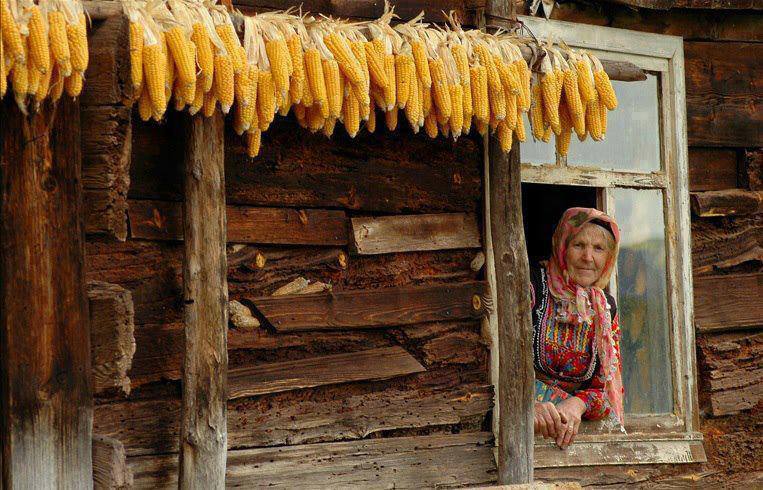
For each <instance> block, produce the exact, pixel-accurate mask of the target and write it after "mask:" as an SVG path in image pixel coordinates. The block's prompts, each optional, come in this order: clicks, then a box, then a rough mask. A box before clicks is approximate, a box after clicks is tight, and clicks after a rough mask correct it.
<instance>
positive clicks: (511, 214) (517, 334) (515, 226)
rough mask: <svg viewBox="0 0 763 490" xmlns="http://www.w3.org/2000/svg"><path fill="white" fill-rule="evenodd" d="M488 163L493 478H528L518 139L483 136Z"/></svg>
mask: <svg viewBox="0 0 763 490" xmlns="http://www.w3.org/2000/svg"><path fill="white" fill-rule="evenodd" d="M512 10H513V4H512V3H511V2H507V1H505V0H504V1H500V0H494V1H488V2H487V5H486V8H485V13H486V15H492V16H495V17H499V18H511V17H512V16H513V15H514V12H513V11H512ZM484 148H485V151H486V152H487V155H488V166H489V176H488V178H489V181H490V189H489V195H488V196H485V199H489V200H490V230H489V231H487V232H488V233H490V234H491V241H492V245H493V254H494V257H495V276H496V291H495V297H496V300H497V301H496V303H497V304H496V305H495V307H496V311H497V316H498V345H497V346H493V349H494V350H495V349H497V350H498V356H499V357H498V364H499V372H500V373H501V376H500V378H499V386H498V407H499V410H500V413H499V418H500V430H499V433H498V483H499V484H502V485H506V484H515V483H532V482H533V454H534V453H533V450H534V449H533V447H534V437H533V383H534V379H535V374H534V372H533V365H532V343H531V339H532V324H531V323H532V322H531V317H530V295H529V292H528V285H529V284H530V265H529V260H528V257H527V246H526V244H525V234H524V227H523V219H522V187H521V185H522V170H521V164H520V158H519V142H518V141H516V138H515V141H514V149H513V150H512V151H511V152H510V153H509V154H508V155H507V154H505V153H504V152H503V151H502V150H501V148H500V146H499V143H498V140H497V139H496V138H488V139H487V140H486V145H485V147H484Z"/></svg>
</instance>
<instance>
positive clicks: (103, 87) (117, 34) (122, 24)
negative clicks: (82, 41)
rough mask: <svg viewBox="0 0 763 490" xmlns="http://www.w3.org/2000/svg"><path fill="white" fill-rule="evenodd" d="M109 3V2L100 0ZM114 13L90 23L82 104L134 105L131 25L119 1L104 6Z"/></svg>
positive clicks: (88, 105) (90, 105) (89, 105)
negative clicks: (88, 60) (131, 72)
mask: <svg viewBox="0 0 763 490" xmlns="http://www.w3.org/2000/svg"><path fill="white" fill-rule="evenodd" d="M99 3H102V4H108V3H109V2H108V1H106V2H99ZM103 8H108V9H109V10H110V11H111V12H112V13H113V14H116V15H110V16H105V17H103V18H102V19H101V20H102V21H101V22H93V23H89V29H88V49H89V51H90V62H89V63H88V67H87V71H86V72H85V80H87V83H85V84H84V87H83V89H82V97H81V103H82V105H83V106H87V107H93V106H103V105H106V106H108V105H111V106H115V105H120V104H123V103H124V104H125V105H128V106H131V105H132V100H133V97H132V95H133V94H132V78H131V77H130V42H129V39H130V37H129V36H130V26H129V22H128V20H127V17H125V16H124V15H122V7H121V5H120V4H118V3H113V2H112V5H104V7H103Z"/></svg>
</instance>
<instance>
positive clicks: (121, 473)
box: [93, 434, 133, 490]
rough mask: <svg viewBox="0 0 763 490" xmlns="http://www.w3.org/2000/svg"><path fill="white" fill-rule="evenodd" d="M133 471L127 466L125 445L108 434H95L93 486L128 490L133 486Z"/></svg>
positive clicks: (109, 489)
mask: <svg viewBox="0 0 763 490" xmlns="http://www.w3.org/2000/svg"><path fill="white" fill-rule="evenodd" d="M132 484H133V479H132V471H130V468H129V467H128V466H127V457H126V456H125V448H124V445H123V444H122V443H121V442H120V441H118V440H116V439H114V438H112V437H108V436H103V435H98V434H94V435H93V488H94V489H95V490H123V489H124V490H126V489H129V488H132Z"/></svg>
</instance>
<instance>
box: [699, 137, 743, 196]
mask: <svg viewBox="0 0 763 490" xmlns="http://www.w3.org/2000/svg"><path fill="white" fill-rule="evenodd" d="M738 165H739V152H738V151H737V150H734V149H729V148H698V147H691V148H689V190H690V191H692V192H697V191H720V190H723V189H733V188H735V187H739V182H738V180H737V167H738Z"/></svg>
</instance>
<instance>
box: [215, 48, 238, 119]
mask: <svg viewBox="0 0 763 490" xmlns="http://www.w3.org/2000/svg"><path fill="white" fill-rule="evenodd" d="M214 63H215V74H214V80H213V86H214V90H213V91H214V92H215V98H216V99H217V100H218V101H219V102H220V108H221V109H222V111H223V114H227V113H228V111H230V108H231V106H233V101H234V99H235V89H234V85H235V81H234V78H233V74H234V72H235V69H234V68H233V61H232V60H231V57H230V56H229V55H226V54H221V53H217V54H215V58H214Z"/></svg>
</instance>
